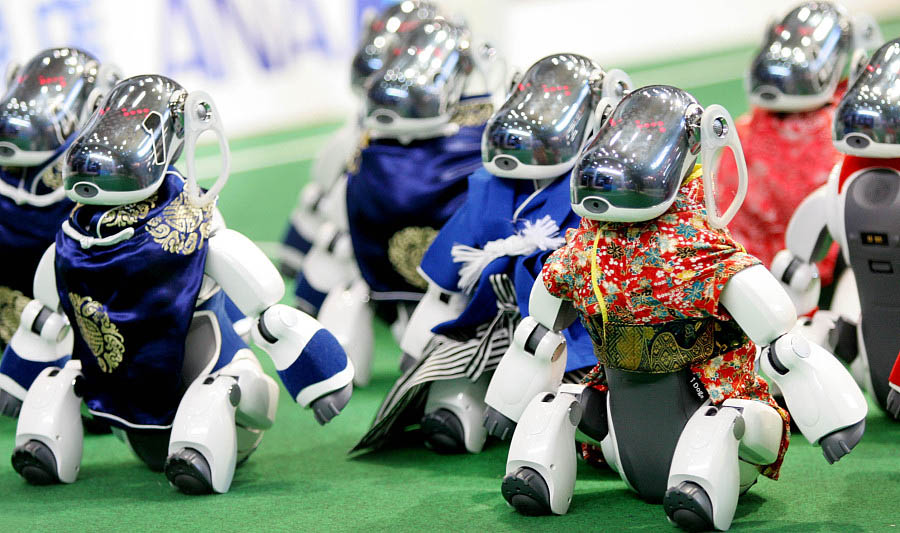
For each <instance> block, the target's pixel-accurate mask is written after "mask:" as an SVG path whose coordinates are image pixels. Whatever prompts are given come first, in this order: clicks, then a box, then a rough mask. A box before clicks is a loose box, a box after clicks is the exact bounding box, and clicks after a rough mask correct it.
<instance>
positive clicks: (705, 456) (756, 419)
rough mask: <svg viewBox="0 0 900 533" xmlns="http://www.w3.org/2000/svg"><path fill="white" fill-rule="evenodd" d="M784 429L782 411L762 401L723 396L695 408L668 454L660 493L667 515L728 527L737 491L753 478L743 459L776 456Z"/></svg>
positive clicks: (687, 524)
mask: <svg viewBox="0 0 900 533" xmlns="http://www.w3.org/2000/svg"><path fill="white" fill-rule="evenodd" d="M783 431H784V430H783V424H782V420H781V416H780V415H779V414H778V412H777V411H775V409H773V408H772V407H771V406H769V405H767V404H764V403H762V402H756V401H752V400H726V401H725V402H724V403H723V404H722V406H721V407H713V406H707V407H701V408H700V409H698V410H697V412H696V413H694V415H693V416H692V417H691V418H690V420H688V423H687V425H686V426H685V428H684V430H683V431H682V433H681V437H680V438H679V439H678V445H677V446H676V447H675V454H674V455H673V457H672V466H671V467H670V469H669V480H668V485H669V489H668V490H667V491H666V495H665V498H664V499H663V506H664V508H665V510H666V514H667V515H668V517H669V519H670V520H671V521H672V522H674V523H676V524H678V525H679V526H680V527H682V528H685V529H689V530H698V529H718V530H720V531H725V530H727V529H728V528H729V526H731V520H732V519H733V518H734V511H735V508H736V507H737V500H738V495H739V493H740V492H741V491H742V490H747V489H748V488H749V486H750V485H752V484H753V481H755V476H753V475H752V474H751V473H750V471H749V468H748V466H749V467H751V468H752V466H750V465H746V466H745V465H744V464H742V463H750V464H769V463H772V462H774V461H775V460H776V459H777V458H778V450H779V447H780V444H781V437H782V432H783ZM739 459H740V460H739Z"/></svg>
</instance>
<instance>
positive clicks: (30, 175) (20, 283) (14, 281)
mask: <svg viewBox="0 0 900 533" xmlns="http://www.w3.org/2000/svg"><path fill="white" fill-rule="evenodd" d="M73 137H74V136H73ZM70 141H71V139H70ZM69 144H70V143H68V142H67V143H66V144H64V145H63V146H62V147H60V149H59V151H58V152H57V155H58V154H61V153H62V152H64V151H65V150H66V149H67V148H68V147H69ZM57 155H54V156H53V157H52V158H50V161H49V163H48V164H46V165H42V166H37V167H22V168H18V167H17V168H11V167H0V180H2V181H3V182H4V183H6V184H7V185H9V186H11V187H14V188H16V189H21V190H23V191H26V192H28V193H30V194H35V195H45V194H50V193H52V192H53V191H54V190H56V189H58V188H59V187H61V186H62V174H61V172H60V169H59V166H58V165H57ZM59 162H61V160H60V161H59ZM74 205H75V204H74V203H72V201H70V200H69V199H67V198H65V197H63V198H62V199H61V200H59V201H57V202H54V203H52V204H50V205H48V206H46V207H38V206H34V205H30V204H28V203H18V202H17V201H16V200H15V199H14V198H11V197H9V196H6V195H4V194H2V192H0V250H2V251H3V260H2V261H3V262H2V267H0V272H2V275H0V285H2V286H6V287H9V288H11V289H15V290H17V291H21V292H22V293H24V294H25V295H26V296H29V297H31V296H32V285H33V284H34V271H35V269H36V268H37V265H38V262H40V260H41V256H42V255H43V254H44V252H45V251H47V247H49V246H50V245H51V244H53V240H54V239H55V238H56V232H57V231H59V226H60V224H62V221H63V220H65V219H66V217H67V216H68V214H69V212H70V211H71V210H72V207H73V206H74Z"/></svg>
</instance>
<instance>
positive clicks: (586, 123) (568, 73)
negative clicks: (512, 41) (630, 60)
mask: <svg viewBox="0 0 900 533" xmlns="http://www.w3.org/2000/svg"><path fill="white" fill-rule="evenodd" d="M630 86H631V82H630V80H629V79H628V77H627V75H625V73H624V72H622V71H611V72H608V73H607V72H604V71H603V69H602V68H600V66H599V65H598V64H596V63H595V62H594V61H592V60H591V59H588V58H586V57H584V56H580V55H576V54H554V55H551V56H548V57H545V58H543V59H541V60H539V61H538V62H537V63H535V64H534V65H532V66H531V68H529V69H528V71H527V72H525V74H524V75H523V76H522V77H521V79H519V80H518V81H516V83H515V84H514V85H513V87H512V91H511V93H510V95H509V97H508V98H507V100H506V102H505V103H504V104H503V105H502V106H501V107H500V109H499V111H497V113H495V114H494V116H493V117H491V119H490V121H488V124H487V126H486V128H485V130H484V135H483V136H482V141H481V157H482V160H483V162H484V166H485V168H486V169H487V170H488V171H489V172H490V173H491V174H493V175H495V176H500V177H506V178H523V179H543V178H553V177H557V176H560V175H561V174H564V173H565V172H568V171H569V170H571V168H572V166H573V165H574V164H575V160H576V159H577V157H578V153H579V151H580V150H581V148H582V147H583V146H584V143H585V142H586V141H587V140H588V138H589V137H590V136H591V135H592V134H593V133H594V131H595V130H596V128H597V126H598V125H599V122H600V120H599V119H600V116H599V114H602V111H603V110H601V109H600V107H601V106H600V101H601V98H604V97H605V98H608V100H606V101H607V102H609V106H608V107H609V108H611V107H614V105H615V102H618V100H619V99H621V98H622V96H624V94H625V91H626V90H628V89H629V88H630ZM604 107H605V106H604ZM598 112H599V113H598Z"/></svg>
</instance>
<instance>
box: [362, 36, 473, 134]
mask: <svg viewBox="0 0 900 533" xmlns="http://www.w3.org/2000/svg"><path fill="white" fill-rule="evenodd" d="M470 46H471V43H470V33H469V30H468V29H467V28H466V27H465V26H462V25H460V24H454V23H451V22H448V21H446V20H444V19H442V18H437V19H434V20H432V21H429V22H426V23H424V24H421V25H420V26H418V27H417V28H415V29H414V30H412V31H411V32H410V33H409V34H408V35H407V36H406V38H405V39H403V40H402V41H401V42H399V43H397V45H396V46H395V47H394V48H392V49H391V51H390V54H389V57H388V59H387V60H386V63H385V66H384V68H382V69H381V70H380V71H378V72H377V73H376V74H374V75H372V76H371V77H370V78H369V81H368V82H367V84H366V86H367V95H366V119H365V126H366V127H367V128H368V129H369V130H371V131H372V132H373V133H374V134H375V135H377V136H381V137H392V138H399V139H404V138H406V139H415V138H428V137H436V136H440V135H443V134H445V133H443V132H444V131H445V130H446V128H447V127H448V125H449V124H450V118H451V117H452V115H453V112H454V111H455V109H456V106H457V104H458V103H459V99H460V96H461V95H462V92H463V88H464V86H465V83H466V79H467V78H468V76H469V75H470V74H471V73H472V70H473V68H474V63H473V60H472V57H471V51H470Z"/></svg>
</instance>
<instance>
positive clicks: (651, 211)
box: [571, 85, 747, 227]
mask: <svg viewBox="0 0 900 533" xmlns="http://www.w3.org/2000/svg"><path fill="white" fill-rule="evenodd" d="M725 148H730V149H731V150H732V152H733V153H734V157H735V161H736V162H737V167H738V177H739V185H738V191H737V195H736V196H735V198H734V200H733V201H732V203H731V205H730V206H729V207H728V209H727V210H726V211H725V213H724V214H721V215H720V214H719V210H718V206H717V204H716V194H715V172H714V169H715V168H716V167H717V164H716V163H717V161H716V160H717V159H718V157H719V156H720V155H721V151H722V150H724V149H725ZM698 155H699V156H700V159H701V161H702V163H703V183H704V191H705V201H706V208H707V216H708V217H709V221H710V224H711V225H713V226H716V227H724V226H725V225H727V224H728V222H729V221H730V220H731V218H732V217H734V214H735V213H736V212H737V210H738V208H739V207H740V204H741V202H743V199H744V196H745V195H746V192H747V165H746V162H745V161H744V155H743V152H742V151H741V143H740V140H739V139H738V137H737V133H736V128H735V127H734V123H733V121H732V119H731V115H729V114H728V111H726V110H725V109H724V108H723V107H722V106H719V105H712V106H709V107H707V108H706V109H705V110H704V109H703V108H702V107H700V105H699V104H698V103H697V100H696V99H694V97H693V96H691V95H690V94H688V93H687V92H685V91H683V90H681V89H677V88H675V87H671V86H667V85H651V86H648V87H642V88H640V89H637V90H635V91H633V92H631V93H630V94H628V95H627V96H625V98H623V99H622V101H621V102H619V105H618V106H616V108H615V109H614V110H613V111H612V113H611V114H610V116H609V117H608V118H607V119H606V121H605V122H604V123H603V124H602V125H601V127H600V131H599V132H598V134H597V135H596V136H595V137H594V139H593V140H592V141H591V142H590V144H589V145H588V146H587V147H586V148H585V150H584V151H583V152H582V155H581V157H580V158H579V160H578V162H577V164H576V165H575V168H574V169H573V170H572V176H571V202H572V210H573V211H575V212H576V213H577V214H579V215H581V216H583V217H585V218H589V219H593V220H601V221H606V222H642V221H645V220H651V219H654V218H656V217H658V216H660V215H662V214H663V213H664V212H665V211H666V210H668V209H669V207H670V206H671V205H672V203H674V201H675V196H676V194H677V192H678V189H679V188H680V187H681V185H682V183H683V182H684V179H685V178H686V177H687V176H688V175H690V174H691V172H692V170H693V169H694V164H695V162H696V160H697V156H698Z"/></svg>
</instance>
